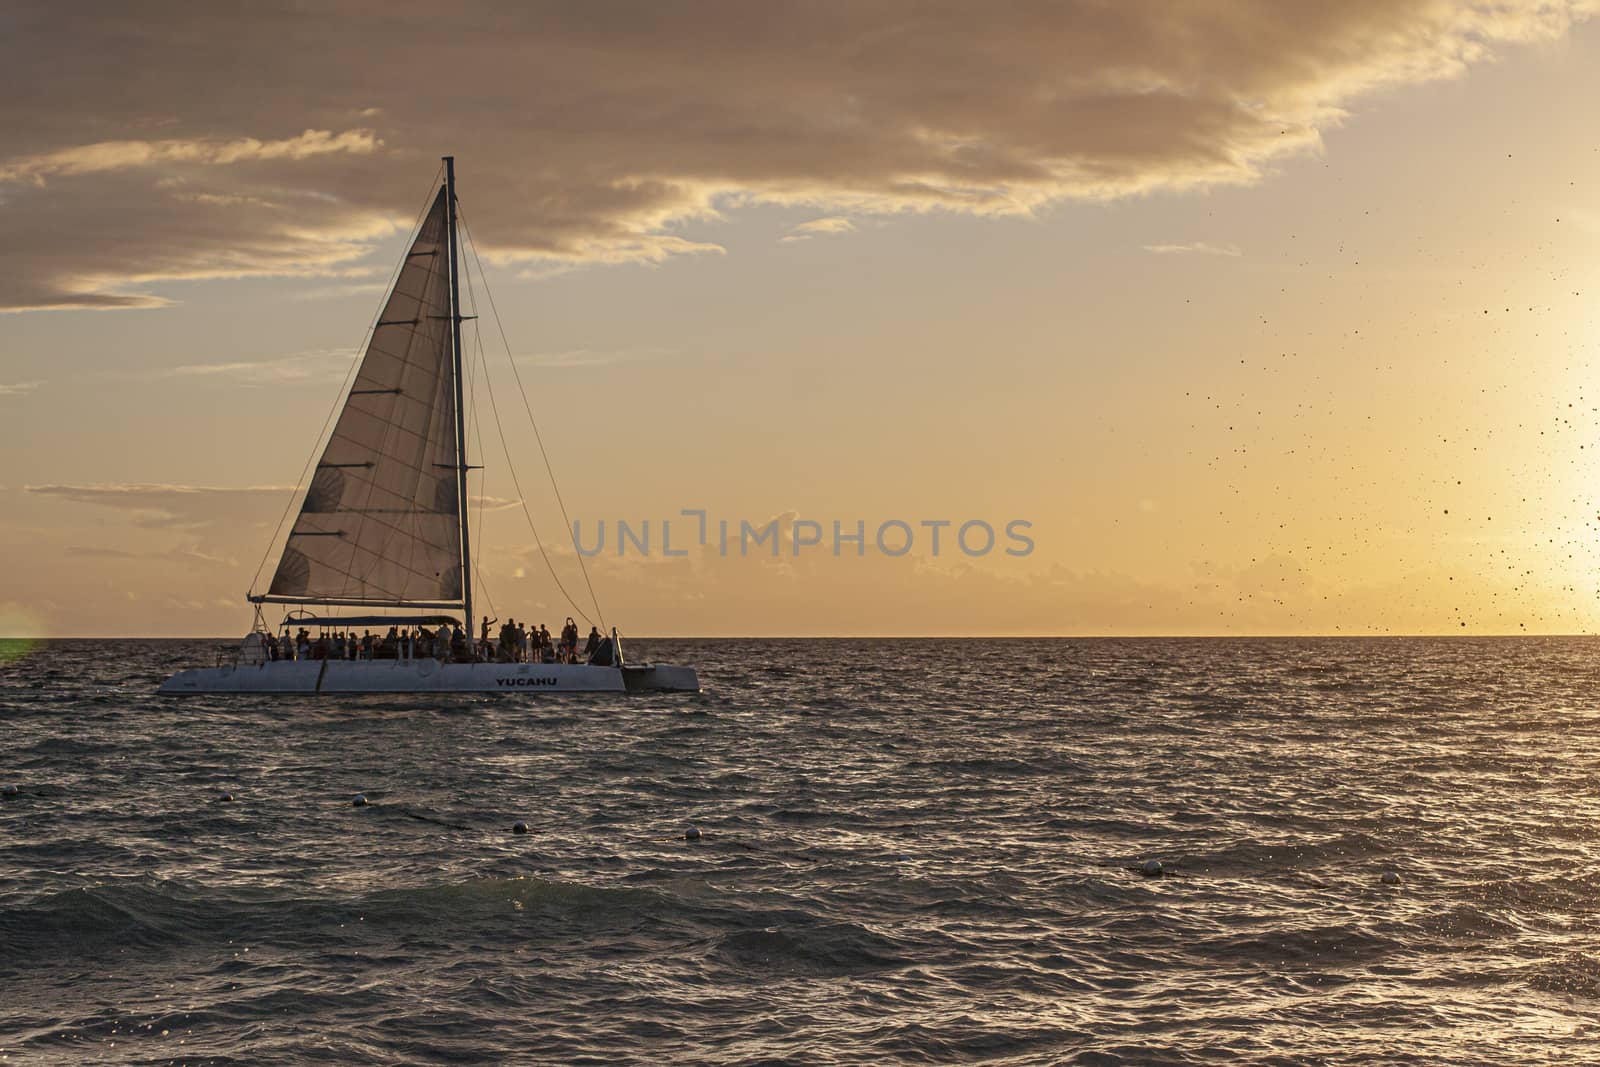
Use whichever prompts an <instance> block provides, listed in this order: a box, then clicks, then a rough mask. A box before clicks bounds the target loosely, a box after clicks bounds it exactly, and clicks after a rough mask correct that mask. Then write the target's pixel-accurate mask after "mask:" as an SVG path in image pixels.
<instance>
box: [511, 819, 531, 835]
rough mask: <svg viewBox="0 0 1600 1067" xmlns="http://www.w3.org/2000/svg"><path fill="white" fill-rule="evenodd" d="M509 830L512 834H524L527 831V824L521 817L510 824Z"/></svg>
mask: <svg viewBox="0 0 1600 1067" xmlns="http://www.w3.org/2000/svg"><path fill="white" fill-rule="evenodd" d="M511 832H512V833H514V834H525V833H527V832H528V824H527V823H525V822H523V821H522V820H521V819H518V820H517V821H516V822H514V823H512V824H511Z"/></svg>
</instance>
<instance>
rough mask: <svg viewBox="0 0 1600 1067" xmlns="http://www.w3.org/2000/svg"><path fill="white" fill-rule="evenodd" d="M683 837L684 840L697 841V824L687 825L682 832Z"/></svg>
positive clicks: (698, 830)
mask: <svg viewBox="0 0 1600 1067" xmlns="http://www.w3.org/2000/svg"><path fill="white" fill-rule="evenodd" d="M683 839H684V840H685V841H698V840H700V827H698V826H691V827H689V828H688V829H687V830H685V831H684V832H683Z"/></svg>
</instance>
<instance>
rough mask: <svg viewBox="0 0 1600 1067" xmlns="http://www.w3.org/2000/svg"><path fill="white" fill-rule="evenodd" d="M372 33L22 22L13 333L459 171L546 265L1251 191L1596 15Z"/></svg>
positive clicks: (124, 9)
mask: <svg viewBox="0 0 1600 1067" xmlns="http://www.w3.org/2000/svg"><path fill="white" fill-rule="evenodd" d="M371 11H372V9H371V7H370V5H368V4H365V3H361V2H358V0H344V2H333V3H329V4H322V5H318V6H317V8H316V10H315V11H314V12H308V11H307V10H305V9H301V8H294V7H287V6H281V5H272V4H257V5H249V6H247V7H245V8H239V7H238V6H236V5H221V6H217V5H191V4H178V3H175V2H171V3H161V2H156V3H151V4H141V5H138V6H137V8H130V7H128V6H126V5H118V4H112V3H109V2H106V3H101V4H98V5H96V4H90V5H89V8H88V9H85V8H84V7H83V5H73V6H71V7H70V8H67V7H64V6H62V5H59V4H55V3H51V2H47V0H16V2H14V3H13V4H12V5H11V7H10V8H8V15H10V16H11V17H9V18H8V19H7V23H8V25H7V33H6V34H4V35H3V36H0V70H4V71H5V77H6V79H7V80H8V83H9V84H12V85H18V86H21V85H42V84H48V85H50V86H52V91H51V92H50V93H48V94H45V95H44V96H42V97H39V98H38V99H37V100H32V103H31V104H30V107H28V108H26V109H22V110H21V111H19V112H18V113H17V114H14V115H12V116H10V120H11V121H10V122H9V123H8V127H7V137H6V145H5V149H4V150H3V155H0V196H3V197H4V198H5V200H6V210H5V211H4V212H3V213H0V244H3V245H4V247H5V248H6V249H7V252H8V254H7V256H6V257H5V258H4V260H3V261H0V307H4V308H6V309H10V310H20V309H29V308H128V307H157V306H160V305H161V304H163V303H165V302H167V301H168V300H170V299H171V297H170V296H169V295H168V293H167V290H166V289H165V287H166V286H168V285H169V284H170V283H171V282H173V281H175V280H180V279H201V278H225V277H244V276H251V275H262V274H271V275H303V276H326V275H329V274H334V273H337V272H338V271H340V270H345V269H348V268H349V267H351V266H352V265H354V264H356V263H357V262H359V261H360V260H361V259H362V258H363V257H365V256H366V255H367V254H368V253H369V252H371V251H372V249H373V247H374V244H375V242H377V241H378V240H380V239H383V238H385V237H389V236H392V234H393V233H394V231H395V230H396V229H397V228H403V227H404V226H405V225H406V223H407V222H408V221H409V220H410V219H412V218H413V217H414V216H415V214H416V212H417V210H418V209H419V207H420V206H421V204H422V201H423V200H424V194H425V192H426V189H425V187H426V185H427V183H428V181H429V179H430V177H431V176H432V175H433V174H434V171H435V167H436V160H437V157H438V156H439V154H440V153H441V152H444V151H454V152H456V153H457V154H458V156H459V159H460V163H461V167H460V170H461V180H462V185H461V189H462V198H463V203H464V212H465V217H466V218H467V220H468V221H469V222H470V223H471V224H472V227H473V229H474V230H475V231H476V235H477V237H478V239H479V240H480V241H482V242H483V246H484V247H483V250H484V252H485V254H486V255H487V256H488V257H489V258H491V259H492V260H494V261H495V262H500V263H524V264H530V265H531V266H530V269H534V268H537V269H542V270H548V269H550V268H551V266H552V265H570V264H579V263H616V262H662V261H664V260H667V259H670V258H672V257H675V256H680V255H685V254H692V253H699V252H707V251H716V250H718V246H717V245H716V244H715V243H714V242H712V241H710V240H708V239H706V238H705V237H704V236H703V235H702V234H699V233H697V232H695V230H694V228H695V227H696V226H703V225H705V224H708V223H712V222H715V221H717V220H719V219H726V218H728V217H730V216H731V215H732V214H734V213H736V212H737V211H738V210H739V209H740V208H741V207H743V206H746V205H749V204H756V203H770V204H782V205H792V206H810V207H812V208H814V209H817V210H820V211H824V212H828V213H829V215H828V217H830V218H833V217H839V216H842V215H846V214H848V215H852V216H860V215H865V214H897V213H907V212H928V211H943V212H959V213H966V214H974V215H1028V214H1030V213H1033V212H1037V211H1039V210H1041V209H1043V208H1045V207H1047V206H1048V205H1050V204H1052V203H1056V202H1060V201H1063V200H1072V199H1088V200H1104V199H1108V198H1116V197H1126V196H1134V195H1141V194H1149V193H1155V192H1160V191H1167V190H1193V189H1204V188H1207V187H1210V186H1216V185H1223V184H1233V185H1238V184H1248V183H1252V182H1257V181H1260V180H1263V179H1264V178H1265V177H1267V176H1269V175H1270V174H1271V172H1272V169H1273V168H1274V167H1275V166H1276V165H1278V164H1279V163H1280V162H1282V161H1284V160H1287V159H1291V158H1294V157H1296V156H1298V155H1304V154H1307V153H1315V152H1319V151H1321V150H1322V134H1323V131H1325V130H1327V129H1329V128H1331V127H1333V126H1336V125H1337V124H1338V123H1339V122H1341V121H1342V120H1343V119H1344V117H1345V115H1346V112H1347V109H1348V108H1349V107H1350V106H1351V104H1352V103H1353V102H1354V101H1356V100H1357V99H1359V98H1361V97H1363V96H1364V95H1367V94H1371V93H1374V92H1377V91H1383V90H1391V89H1393V88H1396V87H1399V86H1405V85H1411V84H1417V83H1421V82H1426V81H1430V80H1435V79H1440V78H1447V77H1454V76H1458V75H1460V74H1461V73H1462V72H1464V71H1465V70H1467V69H1468V68H1469V67H1470V66H1471V65H1472V64H1475V63H1481V62H1485V61H1488V60H1490V59H1492V58H1493V57H1494V56H1495V55H1496V54H1497V53H1499V52H1501V51H1503V50H1504V49H1505V48H1507V47H1509V46H1512V45H1515V44H1518V43H1523V42H1535V41H1541V40H1550V39H1553V38H1555V37H1558V36H1560V35H1561V34H1562V33H1564V32H1566V30H1567V28H1568V27H1569V26H1570V24H1571V23H1572V22H1573V21H1574V20H1575V19H1579V18H1586V17H1588V16H1589V15H1590V14H1591V13H1592V8H1591V5H1590V3H1589V0H1572V2H1560V0H1557V2H1549V0H1455V2H1451V0H1350V2H1346V3H1326V2H1318V3H1312V2H1287V0H1282V2H1267V0H1222V2H1219V3H1212V4H1177V5H1175V4H1170V3H1165V2H1156V0H1148V2H1138V0H1129V2H1126V3H1117V4H1106V3H1102V2H1098V0H1078V2H1071V0H1064V2H1062V3H1060V4H1054V5H1039V4H1029V3H1022V2H1020V0H1019V2H1014V3H1012V2H999V3H995V4H990V5H986V6H985V7H984V9H983V15H982V17H981V18H979V17H976V16H975V15H974V14H973V11H972V9H971V8H970V7H965V6H962V5H930V4H924V3H917V2H913V0H886V2H884V3H873V4H855V3H847V2H833V3H827V2H822V3H813V4H800V5H782V6H778V7H773V6H770V5H752V4H748V3H743V2H735V0H710V2H703V3H689V2H687V0H658V2H651V3H645V2H643V0H636V2H629V0H603V2H601V3H596V4H585V5H569V4H558V3H530V4H521V5H512V6H493V5H480V6H468V7H466V8H464V9H462V10H461V11H460V12H458V13H454V14H452V17H451V18H450V19H449V20H448V21H446V20H443V19H441V18H439V17H438V15H437V14H436V12H435V10H434V9H430V8H425V7H422V6H416V5H409V4H400V5H397V6H395V7H394V8H393V9H385V15H384V17H383V18H382V19H374V18H373V17H372V16H371ZM286 39H292V40H293V41H294V42H295V44H294V47H293V48H287V49H286V48H284V47H283V46H282V42H283V41H284V40H286ZM128 70H136V71H138V72H139V76H138V77H137V78H130V77H128V76H127V74H126V72H127V71H128ZM262 86H270V87H271V91H270V92H263V91H262V90H261V87H262ZM14 95H15V94H14ZM31 99H32V98H30V100H31ZM380 105H381V106H380ZM108 129H115V130H117V131H119V136H118V139H116V140H108V139H107V138H106V136H105V131H107V130H108ZM818 221H819V222H820V221H821V220H818ZM813 232H840V231H839V230H836V229H835V230H825V229H819V230H816V231H813ZM800 233H801V231H796V232H795V233H793V234H791V235H790V236H793V237H798V236H800Z"/></svg>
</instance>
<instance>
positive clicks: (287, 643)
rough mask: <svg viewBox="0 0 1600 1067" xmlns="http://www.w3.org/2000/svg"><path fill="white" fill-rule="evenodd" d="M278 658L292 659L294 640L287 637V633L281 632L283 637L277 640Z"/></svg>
mask: <svg viewBox="0 0 1600 1067" xmlns="http://www.w3.org/2000/svg"><path fill="white" fill-rule="evenodd" d="M278 658H279V659H294V638H292V637H290V636H289V631H288V630H285V631H283V636H282V637H280V638H278Z"/></svg>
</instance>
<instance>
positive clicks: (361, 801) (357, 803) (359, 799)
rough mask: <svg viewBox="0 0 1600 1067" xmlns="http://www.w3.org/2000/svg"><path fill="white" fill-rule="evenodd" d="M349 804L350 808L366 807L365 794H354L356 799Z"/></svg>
mask: <svg viewBox="0 0 1600 1067" xmlns="http://www.w3.org/2000/svg"><path fill="white" fill-rule="evenodd" d="M350 804H351V806H353V807H357V808H364V807H366V806H367V794H365V793H357V794H356V798H355V799H354V800H352V801H351V802H350Z"/></svg>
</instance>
